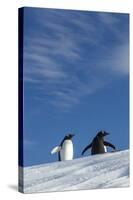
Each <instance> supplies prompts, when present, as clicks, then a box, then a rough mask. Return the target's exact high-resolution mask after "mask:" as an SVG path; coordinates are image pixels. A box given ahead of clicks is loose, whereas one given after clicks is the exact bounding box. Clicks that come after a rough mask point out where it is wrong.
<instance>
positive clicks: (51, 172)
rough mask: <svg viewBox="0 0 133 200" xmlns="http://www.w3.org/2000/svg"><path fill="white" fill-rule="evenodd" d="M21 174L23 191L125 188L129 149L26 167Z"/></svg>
mask: <svg viewBox="0 0 133 200" xmlns="http://www.w3.org/2000/svg"><path fill="white" fill-rule="evenodd" d="M20 170H21V169H20ZM23 173H24V188H23V192H24V193H33V192H52V191H68V190H82V189H97V188H99V189H101V188H115V187H119V188H120V187H128V186H129V150H124V151H119V152H115V153H105V154H100V155H94V156H87V157H81V158H78V159H74V160H70V161H62V162H53V163H48V164H42V165H36V166H31V167H25V168H24V170H23ZM21 181H22V177H21V179H20V182H21Z"/></svg>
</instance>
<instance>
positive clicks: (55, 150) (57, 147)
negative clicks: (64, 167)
mask: <svg viewBox="0 0 133 200" xmlns="http://www.w3.org/2000/svg"><path fill="white" fill-rule="evenodd" d="M60 150H61V146H56V147H54V148H53V149H52V151H51V154H54V153H58V152H59V151H60Z"/></svg>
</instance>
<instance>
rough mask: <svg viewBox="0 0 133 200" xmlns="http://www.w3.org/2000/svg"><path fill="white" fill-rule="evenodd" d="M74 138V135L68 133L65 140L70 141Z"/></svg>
mask: <svg viewBox="0 0 133 200" xmlns="http://www.w3.org/2000/svg"><path fill="white" fill-rule="evenodd" d="M74 136H75V135H74V134H71V133H69V134H67V135H66V137H65V138H66V139H68V140H71V139H72V138H73V137H74Z"/></svg>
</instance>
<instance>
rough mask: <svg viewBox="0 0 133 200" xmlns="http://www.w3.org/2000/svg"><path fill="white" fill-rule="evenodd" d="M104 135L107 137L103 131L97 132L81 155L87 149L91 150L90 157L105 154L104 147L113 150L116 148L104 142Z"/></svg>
mask: <svg viewBox="0 0 133 200" xmlns="http://www.w3.org/2000/svg"><path fill="white" fill-rule="evenodd" d="M106 135H109V133H107V132H105V131H100V132H98V133H97V135H96V136H95V137H94V139H93V140H92V142H91V143H90V144H89V145H88V146H87V147H85V149H84V150H83V151H82V155H83V154H84V153H85V151H86V150H87V149H89V148H91V155H94V154H100V153H106V146H109V147H112V148H113V149H114V150H115V149H116V148H115V146H114V145H113V144H111V143H109V142H106V141H104V137H105V136H106Z"/></svg>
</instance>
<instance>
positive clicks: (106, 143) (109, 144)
mask: <svg viewBox="0 0 133 200" xmlns="http://www.w3.org/2000/svg"><path fill="white" fill-rule="evenodd" d="M104 145H105V146H108V147H112V148H113V149H116V147H115V146H114V145H113V144H111V143H109V142H106V141H104Z"/></svg>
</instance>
